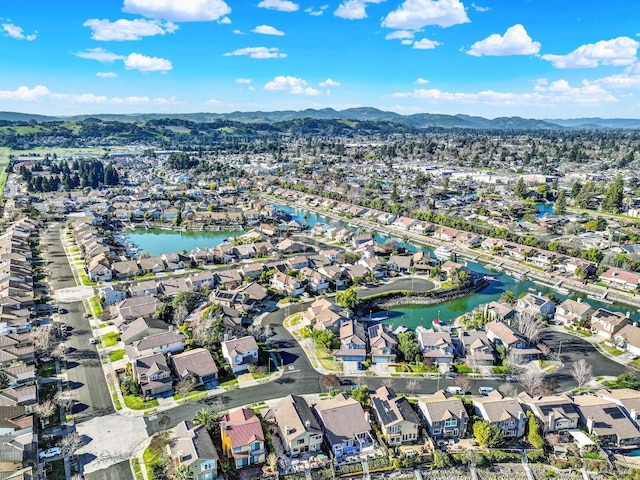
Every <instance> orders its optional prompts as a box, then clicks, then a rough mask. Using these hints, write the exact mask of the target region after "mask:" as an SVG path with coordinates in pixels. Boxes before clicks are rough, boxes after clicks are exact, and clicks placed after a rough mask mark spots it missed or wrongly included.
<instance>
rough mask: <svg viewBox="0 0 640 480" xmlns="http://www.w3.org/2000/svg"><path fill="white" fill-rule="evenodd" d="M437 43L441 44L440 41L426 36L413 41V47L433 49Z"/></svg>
mask: <svg viewBox="0 0 640 480" xmlns="http://www.w3.org/2000/svg"><path fill="white" fill-rule="evenodd" d="M439 45H442V44H441V43H440V42H436V41H435V40H429V39H428V38H423V39H422V40H418V41H417V42H413V48H416V49H418V50H433V49H434V48H436V47H437V46H439Z"/></svg>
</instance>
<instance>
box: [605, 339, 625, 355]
mask: <svg viewBox="0 0 640 480" xmlns="http://www.w3.org/2000/svg"><path fill="white" fill-rule="evenodd" d="M599 346H600V347H601V348H602V349H603V350H604V351H606V352H607V353H609V355H613V356H614V357H617V356H618V355H622V354H623V353H624V350H619V349H617V348H615V347H610V346H609V345H607V344H606V343H604V342H602V343H600V344H599Z"/></svg>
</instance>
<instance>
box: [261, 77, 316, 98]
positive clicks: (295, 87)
mask: <svg viewBox="0 0 640 480" xmlns="http://www.w3.org/2000/svg"><path fill="white" fill-rule="evenodd" d="M264 89H265V90H266V91H268V92H274V91H279V90H283V91H286V92H289V93H291V94H293V95H310V96H315V95H320V92H319V91H318V90H316V89H315V88H312V87H309V86H308V85H307V82H306V81H304V80H303V79H302V78H296V77H285V76H284V75H280V76H277V77H275V78H274V79H273V80H271V81H270V82H267V83H266V84H265V86H264Z"/></svg>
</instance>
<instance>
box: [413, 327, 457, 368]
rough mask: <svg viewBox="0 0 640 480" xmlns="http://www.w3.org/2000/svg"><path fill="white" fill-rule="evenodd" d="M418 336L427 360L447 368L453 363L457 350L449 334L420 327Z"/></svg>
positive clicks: (417, 329) (423, 354) (423, 355)
mask: <svg viewBox="0 0 640 480" xmlns="http://www.w3.org/2000/svg"><path fill="white" fill-rule="evenodd" d="M416 334H417V335H418V344H419V345H420V351H421V352H422V357H423V358H424V359H425V360H426V359H430V360H432V361H433V362H435V363H437V364H438V365H445V366H446V365H451V364H452V363H453V358H454V354H455V348H454V346H453V342H452V341H451V334H450V333H449V332H435V331H433V329H428V330H427V329H425V328H423V327H418V328H416Z"/></svg>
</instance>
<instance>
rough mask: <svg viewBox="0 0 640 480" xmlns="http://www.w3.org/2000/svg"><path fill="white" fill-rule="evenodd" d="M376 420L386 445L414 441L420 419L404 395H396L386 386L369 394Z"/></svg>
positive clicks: (416, 437) (418, 430) (417, 433)
mask: <svg viewBox="0 0 640 480" xmlns="http://www.w3.org/2000/svg"><path fill="white" fill-rule="evenodd" d="M371 404H372V406H373V410H374V412H375V414H376V420H377V422H378V425H379V426H380V430H381V431H382V435H383V436H384V439H385V441H386V442H387V445H388V446H397V445H401V444H402V443H406V442H415V441H416V440H417V439H418V435H419V433H420V425H421V423H420V419H419V418H418V414H417V413H416V412H415V410H414V409H413V408H412V407H411V404H410V403H409V400H407V398H406V397H398V396H396V393H395V392H394V391H393V390H392V389H391V388H388V387H380V388H379V389H378V390H376V392H375V394H373V395H371Z"/></svg>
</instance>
